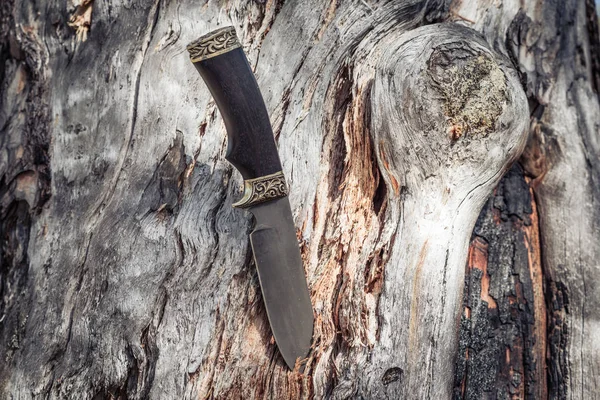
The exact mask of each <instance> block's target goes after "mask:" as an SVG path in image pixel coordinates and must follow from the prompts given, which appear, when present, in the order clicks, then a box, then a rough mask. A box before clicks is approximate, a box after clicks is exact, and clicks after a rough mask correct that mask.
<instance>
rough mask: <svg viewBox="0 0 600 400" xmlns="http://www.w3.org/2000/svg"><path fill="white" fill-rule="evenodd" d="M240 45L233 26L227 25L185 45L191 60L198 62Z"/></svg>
mask: <svg viewBox="0 0 600 400" xmlns="http://www.w3.org/2000/svg"><path fill="white" fill-rule="evenodd" d="M241 46H242V45H241V44H240V42H239V41H238V38H237V36H236V34H235V28H234V27H233V26H228V27H225V28H221V29H218V30H216V31H213V32H210V33H209V34H207V35H204V36H202V37H201V38H199V39H197V40H194V41H193V42H192V43H190V44H189V45H188V46H187V50H188V51H189V53H190V59H191V60H192V62H198V61H202V60H206V59H207V58H211V57H215V56H218V55H219V54H223V53H227V52H228V51H231V50H233V49H237V48H238V47H241Z"/></svg>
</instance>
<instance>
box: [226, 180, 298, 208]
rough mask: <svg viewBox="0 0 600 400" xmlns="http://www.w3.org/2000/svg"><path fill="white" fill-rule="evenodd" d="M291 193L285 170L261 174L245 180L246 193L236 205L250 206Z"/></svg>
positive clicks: (241, 206) (240, 206) (239, 206)
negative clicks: (284, 173)
mask: <svg viewBox="0 0 600 400" xmlns="http://www.w3.org/2000/svg"><path fill="white" fill-rule="evenodd" d="M288 194H289V189H288V186H287V183H286V182H285V176H283V172H282V171H279V172H276V173H274V174H271V175H265V176H260V177H258V178H254V179H246V180H245V181H244V195H243V197H242V198H241V199H240V201H238V202H237V203H234V204H233V206H234V207H238V208H248V207H252V206H254V205H257V204H260V203H264V202H266V201H270V200H275V199H279V198H281V197H285V196H287V195H288Z"/></svg>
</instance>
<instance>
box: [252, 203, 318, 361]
mask: <svg viewBox="0 0 600 400" xmlns="http://www.w3.org/2000/svg"><path fill="white" fill-rule="evenodd" d="M249 211H250V212H252V214H254V217H255V219H256V227H255V228H254V230H253V231H252V233H251V234H250V241H251V243H252V251H253V252H254V261H255V263H256V268H257V270H258V277H259V280H260V286H261V289H262V294H263V299H264V302H265V306H266V308H267V315H268V317H269V323H270V324H271V331H272V332H273V336H274V337H275V341H276V342H277V346H278V347H279V351H280V352H281V354H282V355H283V359H284V360H285V362H286V364H287V365H288V366H289V367H290V369H293V368H294V365H295V364H296V360H297V359H298V358H301V359H302V358H304V357H306V355H307V353H308V351H309V349H310V345H311V339H312V332H313V311H312V305H311V302H310V296H309V293H308V287H307V285H306V277H305V275H304V268H303V267H302V258H301V257H300V249H299V247H298V240H297V238H296V229H295V227H294V220H293V218H292V211H291V209H290V203H289V200H288V198H287V197H283V198H280V199H277V200H273V201H270V202H268V203H263V204H259V205H256V206H254V207H251V208H249Z"/></svg>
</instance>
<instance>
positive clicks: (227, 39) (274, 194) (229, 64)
mask: <svg viewBox="0 0 600 400" xmlns="http://www.w3.org/2000/svg"><path fill="white" fill-rule="evenodd" d="M187 50H188V51H189V53H190V59H191V60H192V63H193V64H194V66H195V67H196V69H197V70H198V72H199V73H200V76H201V77H202V79H203V80H204V82H205V83H206V85H207V86H208V89H209V90H210V93H211V94H212V96H213V98H214V99H215V103H216V104H217V107H218V108H219V111H220V112H221V115H222V116H223V120H224V121H225V128H226V129H227V141H228V142H227V153H226V155H225V158H226V159H227V160H228V161H229V162H230V163H231V164H232V165H233V166H234V167H235V168H236V169H237V170H238V171H239V172H240V173H241V174H242V177H243V178H244V193H243V196H242V198H241V200H239V201H238V202H236V203H234V204H233V206H234V207H239V208H244V209H246V210H248V211H250V212H251V213H252V214H253V215H254V219H255V227H254V230H253V231H252V233H251V234H250V242H251V244H252V251H253V253H254V262H255V264H256V268H257V270H258V277H259V280H260V286H261V290H262V295H263V300H264V303H265V306H266V309H267V316H268V318H269V323H270V325H271V331H272V332H273V336H274V337H275V341H276V343H277V346H278V347H279V351H280V352H281V354H282V356H283V359H284V360H285V362H286V364H287V365H288V367H289V368H290V369H294V367H295V365H296V362H297V360H298V359H303V358H305V357H306V355H307V353H308V351H309V349H310V345H311V339H312V332H313V310H312V305H311V302H310V296H309V294H308V287H307V285H306V277H305V276H304V268H303V267H302V258H301V257H300V249H299V247H298V240H297V238H296V228H295V226H294V219H293V218H292V210H291V208H290V202H289V200H288V193H289V191H288V186H287V184H286V181H285V177H284V175H283V172H282V168H281V162H280V160H279V154H278V153H277V145H276V144H275V139H274V137H273V130H272V128H271V123H270V121H269V115H268V113H267V109H266V107H265V104H264V100H263V98H262V95H261V93H260V90H259V88H258V84H257V83H256V79H255V78H254V74H253V73H252V69H251V68H250V64H249V63H248V60H247V58H246V55H245V54H244V51H243V50H242V47H241V44H240V42H239V41H238V39H237V36H236V34H235V29H234V28H233V27H232V26H229V27H225V28H221V29H218V30H215V31H213V32H210V33H208V34H206V35H204V36H202V37H200V38H199V39H197V40H195V41H193V42H191V43H190V44H189V45H188V46H187Z"/></svg>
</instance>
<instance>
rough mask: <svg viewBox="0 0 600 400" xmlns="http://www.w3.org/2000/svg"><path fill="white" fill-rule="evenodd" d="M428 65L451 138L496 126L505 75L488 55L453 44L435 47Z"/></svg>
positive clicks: (503, 98) (503, 97) (504, 96)
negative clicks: (440, 97)
mask: <svg viewBox="0 0 600 400" xmlns="http://www.w3.org/2000/svg"><path fill="white" fill-rule="evenodd" d="M428 64H429V65H428V70H427V73H428V75H429V77H430V78H431V81H432V86H433V87H434V88H435V89H436V90H437V91H438V92H439V93H440V94H441V95H442V98H443V110H444V114H445V115H446V117H447V118H448V121H449V123H450V126H449V128H448V132H449V134H450V137H451V138H452V139H454V140H457V139H459V138H460V137H461V136H463V135H464V134H467V133H469V134H472V135H487V134H488V133H489V132H491V131H492V130H494V129H495V125H496V122H497V120H498V117H499V116H500V115H501V114H502V113H503V111H504V106H505V105H506V104H507V102H508V94H507V83H506V76H505V75H504V73H503V72H502V70H501V69H500V67H499V66H498V64H497V63H496V62H495V61H494V60H493V59H492V58H491V57H490V56H489V55H487V54H484V53H481V52H476V51H473V50H472V49H469V48H465V47H463V45H462V44H458V43H452V44H450V45H442V46H439V47H437V48H435V49H434V50H433V53H432V54H431V56H430V58H429V63H428Z"/></svg>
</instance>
